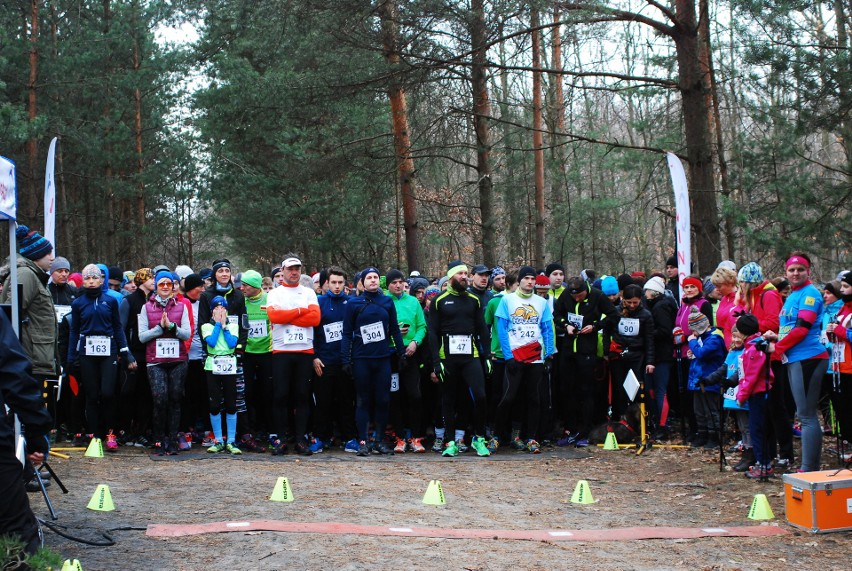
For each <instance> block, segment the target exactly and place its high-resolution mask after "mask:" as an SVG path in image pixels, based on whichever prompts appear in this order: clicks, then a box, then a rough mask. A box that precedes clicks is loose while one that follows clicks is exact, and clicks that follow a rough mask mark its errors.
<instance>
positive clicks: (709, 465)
mask: <svg viewBox="0 0 852 571" xmlns="http://www.w3.org/2000/svg"><path fill="white" fill-rule="evenodd" d="M211 456H212V455H207V454H205V453H203V452H197V453H193V454H189V455H185V456H179V457H177V459H174V460H172V459H157V460H153V459H151V457H149V456H148V455H147V454H145V453H143V452H142V451H140V450H138V449H126V448H122V449H121V450H120V451H119V452H118V453H116V454H114V455H110V456H109V457H107V458H103V459H90V458H84V457H82V455H81V453H75V457H74V458H72V459H71V460H59V459H55V460H53V461H52V462H51V465H52V467H53V468H54V469H55V470H56V471H57V472H58V474H59V476H60V478H62V479H63V482H64V483H65V484H66V486H67V487H68V488H70V493H69V494H67V495H63V494H61V493H60V492H59V490H58V488H57V487H56V486H55V485H53V486H51V488H50V494H51V499H52V500H53V501H54V504H55V506H56V508H57V509H58V511H59V512H60V519H59V521H58V523H59V524H61V525H64V526H67V527H68V531H69V532H70V533H72V534H73V535H77V536H84V537H88V538H93V539H95V538H97V530H108V529H113V528H118V527H136V528H146V527H147V526H148V525H149V524H197V523H209V522H218V521H239V520H279V521H286V522H339V523H344V524H359V525H372V526H390V527H417V528H453V529H499V530H503V529H505V530H572V529H573V530H594V529H612V528H627V527H639V526H653V527H688V528H708V527H711V528H715V527H724V526H748V525H761V524H760V523H757V522H753V521H751V520H749V519H747V515H748V511H749V507H750V505H751V502H752V499H753V497H754V495H755V494H756V493H765V494H766V495H767V496H768V498H769V502H770V505H771V507H772V509H773V511H774V512H775V515H776V519H775V520H774V521H773V522H771V523H769V524H764V525H776V526H780V527H781V528H783V529H785V530H786V531H788V533H787V534H784V535H780V536H774V537H759V538H720V537H712V538H703V539H654V540H643V541H623V542H614V541H607V542H566V541H539V542H536V541H519V540H508V539H499V540H494V539H436V538H406V537H402V538H400V537H376V536H364V535H350V534H341V535H324V534H315V533H309V534H303V533H280V532H266V531H264V532H255V531H251V532H233V533H220V534H209V535H201V536H191V537H180V538H152V537H148V536H146V535H145V531H139V530H130V531H115V532H113V535H114V537H115V539H116V545H115V546H112V547H90V546H84V545H81V544H79V543H74V542H70V541H67V540H64V539H62V538H61V537H59V536H57V535H56V534H53V533H51V532H49V531H48V532H47V533H46V537H47V544H48V545H49V546H50V547H53V548H55V549H57V550H59V551H60V552H61V553H63V555H64V556H66V557H69V558H77V559H79V560H80V561H81V563H82V565H83V568H84V569H85V570H86V571H90V570H112V569H187V570H189V569H192V570H194V569H308V568H310V569H411V568H417V569H441V570H443V571H447V570H454V569H459V570H463V569H505V568H510V567H514V568H521V569H589V570H597V569H802V570H806V569H819V570H820V571H828V570H832V569H837V570H841V569H842V570H844V571H845V570H846V569H848V568H849V558H848V556H849V553H850V551H851V550H850V548H852V534H850V533H849V532H843V533H835V534H828V535H819V536H815V535H811V534H807V533H802V532H799V531H797V530H796V529H795V528H792V527H790V526H788V525H787V524H786V523H785V517H784V498H783V485H782V483H781V480H780V479H778V480H776V481H774V482H771V483H768V484H760V483H756V482H752V481H748V480H747V479H746V478H744V477H743V476H742V475H740V474H735V473H733V472H729V471H726V472H723V473H720V472H719V467H718V463H717V462H716V457H715V456H713V455H711V454H710V453H706V452H698V451H683V450H678V451H674V450H662V449H654V450H651V451H649V452H647V453H646V454H644V455H642V456H639V457H637V456H635V455H634V454H631V453H630V452H627V451H619V452H614V451H603V450H600V449H594V450H588V452H578V451H575V450H573V449H572V450H563V449H557V450H554V451H545V453H543V454H541V455H537V456H529V455H525V454H523V453H514V452H505V453H502V454H499V455H497V456H495V457H493V458H488V459H481V458H476V457H472V456H465V457H459V458H457V459H453V460H450V459H443V458H440V457H438V456H437V455H434V454H432V453H428V454H425V455H418V456H413V455H411V454H407V455H405V456H396V457H392V458H379V457H371V458H366V459H362V458H357V457H355V456H354V455H351V454H344V453H342V452H335V453H323V454H320V455H316V456H314V457H311V458H307V459H304V458H302V459H300V458H295V457H292V456H285V457H282V458H273V457H271V456H268V455H244V456H243V457H242V458H241V459H236V458H231V457H227V456H223V455H217V456H216V457H211ZM282 476H283V477H287V478H288V480H289V482H290V483H291V486H292V490H293V496H294V497H295V501H294V502H292V503H280V502H271V501H269V500H268V497H269V495H270V494H271V493H272V491H273V487H274V485H275V483H276V481H277V479H278V478H279V477H282ZM850 476H852V474H850ZM433 479H440V480H441V481H442V483H443V489H444V492H445V495H446V499H447V505H445V506H440V507H437V506H427V505H424V504H423V503H422V501H421V500H422V498H423V494H424V492H425V490H426V487H427V485H428V483H429V481H430V480H433ZM580 479H585V480H587V481H588V482H589V483H590V489H591V492H592V494H593V496H594V498H595V500H597V502H596V503H595V504H591V505H577V504H572V503H571V502H570V501H569V500H570V497H571V494H572V492H573V490H574V487H575V486H576V483H577V481H578V480H580ZM98 484H107V485H109V487H110V491H111V494H112V497H113V500H114V503H115V507H116V509H115V511H112V512H95V511H91V510H88V509H86V505H87V504H88V502H89V499H90V498H91V496H92V494H93V493H94V491H95V489H96V487H97V485H98ZM30 498H31V501H32V503H33V506H34V508H35V511H36V513H37V515H40V516H41V517H44V516H46V515H47V509H46V507H45V504H44V502H43V501H42V500H41V498H40V497H38V496H36V495H33V494H31V495H30Z"/></svg>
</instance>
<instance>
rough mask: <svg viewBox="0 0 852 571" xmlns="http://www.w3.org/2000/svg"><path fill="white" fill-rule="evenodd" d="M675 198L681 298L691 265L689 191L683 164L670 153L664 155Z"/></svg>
mask: <svg viewBox="0 0 852 571" xmlns="http://www.w3.org/2000/svg"><path fill="white" fill-rule="evenodd" d="M666 160H667V161H668V163H669V171H670V172H671V175H672V186H673V187H674V197H675V215H676V218H675V220H676V222H675V229H676V234H677V235H676V239H677V277H678V283H679V284H680V297H681V298H683V280H684V278H686V277H688V276H689V274H690V267H691V265H692V244H691V239H690V221H689V190H688V189H687V186H686V173H684V171H683V163H681V162H680V159H679V158H677V156H675V155H674V154H672V153H666Z"/></svg>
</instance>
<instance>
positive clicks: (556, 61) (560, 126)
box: [550, 7, 569, 217]
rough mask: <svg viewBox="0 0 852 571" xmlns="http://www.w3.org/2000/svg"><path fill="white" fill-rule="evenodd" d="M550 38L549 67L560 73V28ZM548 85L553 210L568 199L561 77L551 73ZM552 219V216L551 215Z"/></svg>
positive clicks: (556, 10)
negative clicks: (550, 92) (556, 178)
mask: <svg viewBox="0 0 852 571" xmlns="http://www.w3.org/2000/svg"><path fill="white" fill-rule="evenodd" d="M560 16H561V14H560V12H559V8H558V7H557V8H554V10H553V22H554V24H555V23H556V22H559V18H560ZM550 33H551V34H552V35H553V36H552V38H551V57H550V59H551V60H552V61H551V62H550V65H551V67H552V68H553V69H554V70H557V71H562V26H559V25H554V26H553V28H552V29H551V32H550ZM550 83H551V85H552V86H553V98H552V101H551V112H552V114H553V117H554V121H553V125H554V129H553V130H554V131H555V133H554V134H552V135H551V138H550V139H551V146H552V151H551V155H552V157H553V160H554V162H555V163H556V170H555V172H556V174H557V175H558V178H559V180H558V181H556V180H554V181H553V182H552V183H551V193H550V196H551V203H552V206H553V207H554V208H555V207H557V206H558V205H560V204H561V203H562V202H564V201H566V200H568V199H569V197H568V192H567V190H568V189H567V188H566V182H565V177H566V173H565V147H563V146H562V145H561V144H560V143H562V139H563V135H562V134H563V133H565V89H564V87H563V84H562V75H561V74H560V73H553V74H552V75H551V79H550ZM551 217H552V215H551Z"/></svg>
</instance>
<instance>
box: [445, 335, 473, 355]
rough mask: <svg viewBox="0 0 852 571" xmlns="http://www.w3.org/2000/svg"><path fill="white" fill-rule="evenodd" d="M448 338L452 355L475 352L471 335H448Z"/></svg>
mask: <svg viewBox="0 0 852 571" xmlns="http://www.w3.org/2000/svg"><path fill="white" fill-rule="evenodd" d="M448 338H449V342H450V355H470V354H471V353H473V344H472V343H471V339H470V335H448Z"/></svg>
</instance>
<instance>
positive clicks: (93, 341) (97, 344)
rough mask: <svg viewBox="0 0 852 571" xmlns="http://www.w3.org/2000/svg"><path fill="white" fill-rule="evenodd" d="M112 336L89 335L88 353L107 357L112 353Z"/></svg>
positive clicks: (87, 342) (87, 340)
mask: <svg viewBox="0 0 852 571" xmlns="http://www.w3.org/2000/svg"><path fill="white" fill-rule="evenodd" d="M111 348H112V338H110V337H106V336H104V335H89V336H87V337H86V355H89V356H92V357H105V356H107V355H109V354H110V349H111Z"/></svg>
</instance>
